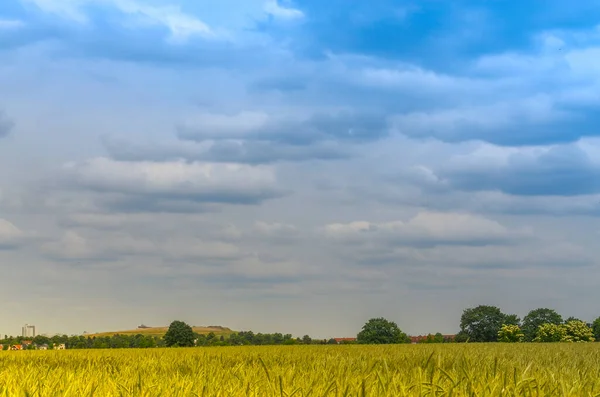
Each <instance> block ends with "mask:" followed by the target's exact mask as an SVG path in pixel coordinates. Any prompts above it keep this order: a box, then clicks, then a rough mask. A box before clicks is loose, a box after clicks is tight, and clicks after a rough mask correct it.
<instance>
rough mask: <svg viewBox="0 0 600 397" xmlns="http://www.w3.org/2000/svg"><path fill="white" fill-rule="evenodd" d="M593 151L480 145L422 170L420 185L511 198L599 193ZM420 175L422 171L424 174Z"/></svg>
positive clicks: (571, 147) (579, 146)
mask: <svg viewBox="0 0 600 397" xmlns="http://www.w3.org/2000/svg"><path fill="white" fill-rule="evenodd" d="M599 151H600V150H599V149H598V147H597V146H594V145H592V146H588V151H586V150H585V145H582V144H581V143H580V144H574V145H558V146H544V147H534V148H523V149H506V150H504V149H501V148H498V147H494V146H482V147H481V148H480V149H479V150H477V151H475V152H472V153H470V154H469V155H465V156H456V157H454V158H453V159H452V160H451V161H450V162H449V163H447V164H445V165H444V166H443V167H439V168H437V167H436V169H434V170H431V169H427V168H421V169H422V170H426V172H427V176H426V175H425V174H422V176H421V178H420V183H421V186H423V187H425V188H431V189H438V190H439V189H455V190H462V191H498V192H503V193H506V194H510V195H517V196H578V195H593V194H598V193H600V182H599V181H600V163H598V162H597V161H596V160H595V158H596V157H595V156H596V154H597V153H598V152H599ZM424 172H425V171H424Z"/></svg>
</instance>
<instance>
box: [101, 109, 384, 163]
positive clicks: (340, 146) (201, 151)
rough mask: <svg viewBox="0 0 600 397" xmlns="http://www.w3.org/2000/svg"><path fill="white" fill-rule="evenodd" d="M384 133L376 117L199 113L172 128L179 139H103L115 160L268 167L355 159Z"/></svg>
mask: <svg viewBox="0 0 600 397" xmlns="http://www.w3.org/2000/svg"><path fill="white" fill-rule="evenodd" d="M387 135H388V127H387V123H386V119H385V117H384V116H383V115H381V114H373V113H367V112H363V113H355V112H335V113H331V114H327V113H321V114H315V115H310V116H291V115H290V116H287V115H281V116H272V115H269V114H266V113H261V112H248V111H245V112H240V113H237V114H212V113H205V114H198V115H195V116H194V118H193V119H191V120H188V121H186V122H184V123H181V124H180V125H179V126H178V127H177V137H178V138H179V140H178V141H174V142H173V141H171V142H167V143H149V144H140V143H132V142H126V141H123V140H122V139H114V138H111V137H104V138H103V143H104V146H105V147H106V149H107V150H108V152H109V154H110V156H111V157H112V158H114V159H116V160H120V161H144V160H149V161H163V162H164V161H177V160H186V161H208V162H226V163H247V164H270V163H277V162H298V161H311V160H340V159H348V158H351V157H354V156H356V153H357V151H358V148H359V145H360V144H364V143H369V142H376V141H379V140H382V139H384V138H385V137H386V136H387Z"/></svg>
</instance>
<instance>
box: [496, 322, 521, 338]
mask: <svg viewBox="0 0 600 397" xmlns="http://www.w3.org/2000/svg"><path fill="white" fill-rule="evenodd" d="M524 336H525V335H524V334H523V332H522V331H521V328H520V327H519V326H518V325H511V324H504V325H503V326H502V328H500V331H498V341H499V342H507V343H516V342H522V341H523V337H524Z"/></svg>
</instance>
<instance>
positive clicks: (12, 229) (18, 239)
mask: <svg viewBox="0 0 600 397" xmlns="http://www.w3.org/2000/svg"><path fill="white" fill-rule="evenodd" d="M25 237H26V235H25V233H24V232H22V231H21V230H20V229H19V228H17V227H16V226H15V225H13V224H12V223H10V222H9V221H7V220H5V219H2V218H0V250H1V249H12V248H15V247H17V246H18V245H19V244H20V243H22V242H23V240H24V238H25Z"/></svg>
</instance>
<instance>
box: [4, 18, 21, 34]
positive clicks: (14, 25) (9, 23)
mask: <svg viewBox="0 0 600 397" xmlns="http://www.w3.org/2000/svg"><path fill="white" fill-rule="evenodd" d="M23 26H25V23H24V22H23V21H20V20H18V19H0V32H1V31H2V30H15V29H19V28H22V27H23Z"/></svg>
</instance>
